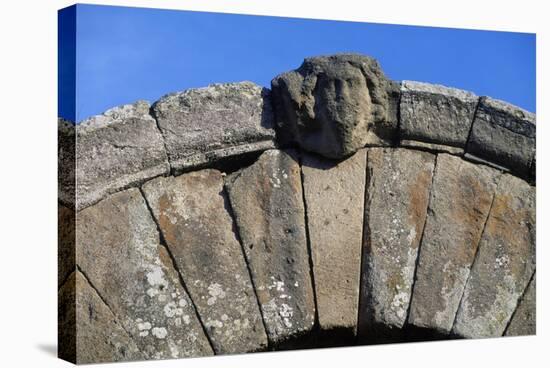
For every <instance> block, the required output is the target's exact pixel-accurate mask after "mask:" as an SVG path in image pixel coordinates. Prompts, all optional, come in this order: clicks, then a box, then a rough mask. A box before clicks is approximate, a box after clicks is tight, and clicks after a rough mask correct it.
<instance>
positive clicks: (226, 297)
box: [143, 169, 267, 354]
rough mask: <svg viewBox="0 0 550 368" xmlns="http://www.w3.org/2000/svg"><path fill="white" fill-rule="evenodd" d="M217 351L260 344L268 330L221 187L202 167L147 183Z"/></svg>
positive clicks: (257, 347)
mask: <svg viewBox="0 0 550 368" xmlns="http://www.w3.org/2000/svg"><path fill="white" fill-rule="evenodd" d="M143 191H144V193H145V196H146V198H147V202H148V203H149V205H150V206H151V208H152V210H153V213H154V215H155V218H156V220H157V222H158V224H159V227H160V229H161V231H162V234H163V236H164V239H165V241H166V243H167V245H168V248H169V249H170V251H171V253H172V254H173V255H174V259H175V261H176V264H177V266H178V268H179V270H180V272H181V274H182V276H183V279H184V281H185V284H186V286H187V289H188V290H189V294H190V295H191V297H192V299H193V301H194V302H195V306H196V307H197V311H198V312H199V315H200V316H201V319H202V321H203V324H204V326H205V328H206V331H207V333H208V335H209V337H210V341H211V342H212V345H213V347H214V350H215V351H216V353H218V354H219V353H222V354H230V353H243V352H249V351H257V350H262V349H264V348H265V347H266V345H267V336H266V334H265V329H264V326H263V323H262V317H261V314H260V310H259V308H258V302H257V300H256V298H255V294H254V289H253V286H252V283H251V281H250V275H249V272H248V269H247V266H246V263H245V259H244V256H243V252H242V249H241V245H240V244H239V241H238V239H237V237H236V234H235V229H234V228H233V226H234V225H233V220H232V218H231V216H230V214H229V212H228V210H227V208H228V203H226V201H227V200H226V198H225V195H224V193H223V178H222V174H221V173H220V172H219V171H217V170H210V169H208V170H202V171H195V172H191V173H188V174H184V175H180V176H178V177H167V178H157V179H153V180H151V181H149V182H148V183H146V184H144V185H143Z"/></svg>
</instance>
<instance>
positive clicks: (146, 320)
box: [76, 188, 213, 359]
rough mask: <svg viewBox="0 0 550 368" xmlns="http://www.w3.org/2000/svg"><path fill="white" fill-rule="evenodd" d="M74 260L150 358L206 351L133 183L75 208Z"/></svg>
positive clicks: (186, 299)
mask: <svg viewBox="0 0 550 368" xmlns="http://www.w3.org/2000/svg"><path fill="white" fill-rule="evenodd" d="M77 239H78V243H77V250H76V251H77V263H78V265H79V267H80V269H81V270H82V272H83V273H84V275H85V276H86V277H87V278H88V280H90V283H91V285H92V286H93V287H94V288H96V290H97V291H98V293H99V294H100V295H101V296H102V298H103V299H104V300H105V302H106V304H107V305H108V306H109V307H110V308H111V310H112V311H113V313H114V314H115V315H116V316H117V317H118V319H119V320H120V321H121V324H122V325H123V326H124V328H125V330H126V331H128V333H129V334H131V336H132V337H133V338H134V340H135V341H136V344H137V345H138V347H139V348H140V350H141V351H142V352H143V353H144V354H145V355H146V356H147V358H149V359H151V358H154V359H163V358H182V357H192V356H205V355H212V353H213V352H212V349H211V347H210V344H209V342H208V339H207V337H206V335H205V334H204V331H203V329H202V326H201V324H200V322H199V320H198V318H197V315H196V311H195V309H194V307H193V305H192V302H191V300H190V298H189V296H188V295H187V292H186V291H185V289H184V288H183V286H182V285H181V283H180V280H179V276H178V273H177V271H176V269H175V268H174V265H173V263H172V260H171V258H170V256H169V254H168V252H167V250H166V248H165V247H164V246H162V245H161V244H160V238H159V233H158V230H157V226H156V224H155V221H154V220H153V217H152V215H151V213H150V212H149V209H148V208H147V204H146V202H145V199H144V198H143V196H142V194H141V192H140V191H139V189H134V188H133V189H129V190H126V191H123V192H118V193H115V194H113V195H111V196H109V197H108V198H107V199H104V200H103V201H101V202H99V203H97V204H95V205H93V206H90V207H88V208H86V209H84V210H82V211H80V212H79V213H78V217H77Z"/></svg>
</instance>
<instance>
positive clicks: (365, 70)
mask: <svg viewBox="0 0 550 368" xmlns="http://www.w3.org/2000/svg"><path fill="white" fill-rule="evenodd" d="M271 86H272V91H273V92H272V93H273V101H274V107H275V116H276V128H277V134H278V137H279V139H280V140H281V141H282V142H283V143H284V144H290V143H295V144H298V145H299V146H300V147H301V148H303V149H304V150H306V151H310V152H314V153H318V154H320V155H322V156H325V157H328V158H343V157H346V156H349V155H351V154H353V153H354V152H356V151H357V150H358V149H359V148H362V147H364V146H365V145H367V144H376V145H380V144H388V143H391V142H393V140H394V136H395V133H396V129H397V105H396V104H397V102H396V101H397V100H398V95H399V87H398V86H397V84H395V83H393V82H391V81H390V80H388V79H387V78H386V76H385V75H384V73H383V71H382V70H381V68H380V66H379V65H378V62H377V61H376V60H375V59H373V58H370V57H368V56H363V55H358V54H337V55H332V56H319V57H311V58H306V59H305V60H304V62H303V64H302V65H301V66H300V67H299V68H298V69H297V70H294V71H290V72H287V73H283V74H281V75H279V76H277V77H275V78H274V79H273V80H272V81H271Z"/></svg>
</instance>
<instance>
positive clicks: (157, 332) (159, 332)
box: [151, 327, 168, 339]
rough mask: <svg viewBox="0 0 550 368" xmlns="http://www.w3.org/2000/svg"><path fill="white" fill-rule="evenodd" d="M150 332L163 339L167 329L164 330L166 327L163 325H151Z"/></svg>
mask: <svg viewBox="0 0 550 368" xmlns="http://www.w3.org/2000/svg"><path fill="white" fill-rule="evenodd" d="M151 333H152V334H153V336H155V337H156V338H157V339H164V338H165V337H166V336H167V335H168V331H166V328H164V327H153V329H152V330H151Z"/></svg>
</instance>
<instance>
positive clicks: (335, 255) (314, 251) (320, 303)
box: [302, 149, 367, 336]
mask: <svg viewBox="0 0 550 368" xmlns="http://www.w3.org/2000/svg"><path fill="white" fill-rule="evenodd" d="M366 166H367V150H366V149H362V150H359V151H358V152H357V153H355V154H354V155H353V156H351V157H350V158H348V159H346V160H344V161H340V162H335V161H332V160H327V159H323V158H321V157H319V156H314V155H310V154H307V155H304V156H303V159H302V172H303V180H304V194H305V200H306V208H307V225H308V227H309V238H310V244H311V256H312V261H313V274H314V279H315V291H316V294H315V295H316V297H317V308H318V315H319V326H320V328H321V329H322V330H325V331H331V330H339V333H342V331H343V330H345V331H347V334H348V335H351V336H353V335H355V334H356V332H357V308H358V304H359V280H360V278H361V249H362V243H363V214H364V207H363V205H364V199H365V198H364V197H365V177H366V173H367V170H366Z"/></svg>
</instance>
